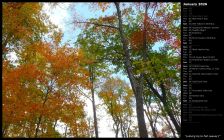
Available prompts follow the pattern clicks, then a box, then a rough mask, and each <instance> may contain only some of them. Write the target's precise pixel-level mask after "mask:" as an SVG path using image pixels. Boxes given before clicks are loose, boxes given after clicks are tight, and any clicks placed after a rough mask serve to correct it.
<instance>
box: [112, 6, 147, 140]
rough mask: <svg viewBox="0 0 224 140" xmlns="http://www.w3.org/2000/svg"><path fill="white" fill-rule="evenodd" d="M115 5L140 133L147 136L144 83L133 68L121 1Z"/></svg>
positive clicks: (142, 136) (143, 136) (141, 135)
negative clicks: (137, 77) (136, 76)
mask: <svg viewBox="0 0 224 140" xmlns="http://www.w3.org/2000/svg"><path fill="white" fill-rule="evenodd" d="M115 6H116V9H117V16H118V20H119V33H120V37H121V42H122V45H123V50H124V54H125V58H124V64H125V69H126V71H127V73H128V77H129V80H130V82H131V86H132V89H133V92H134V94H135V99H136V112H137V119H138V127H139V135H140V137H141V138H147V137H148V133H147V129H146V124H145V118H144V109H143V98H142V91H143V90H142V86H143V85H141V84H138V83H137V80H136V79H135V77H134V74H133V70H132V67H131V61H130V53H129V50H128V43H127V39H126V38H125V35H124V31H123V27H122V17H121V11H120V7H119V3H118V2H115ZM141 77H142V76H141ZM142 78H143V77H142ZM142 78H141V79H142ZM140 82H141V80H140Z"/></svg>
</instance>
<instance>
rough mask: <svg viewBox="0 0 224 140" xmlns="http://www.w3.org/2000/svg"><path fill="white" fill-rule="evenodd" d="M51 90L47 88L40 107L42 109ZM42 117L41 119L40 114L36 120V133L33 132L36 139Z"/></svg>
mask: <svg viewBox="0 0 224 140" xmlns="http://www.w3.org/2000/svg"><path fill="white" fill-rule="evenodd" d="M51 88H52V87H50V89H49V88H48V89H47V92H46V95H45V97H44V102H43V105H42V107H43V108H44V107H45V103H46V102H47V99H48V94H49V92H50V91H51ZM42 117H43V116H42V114H40V116H39V118H38V122H37V127H36V131H35V138H37V137H38V132H39V128H40V124H41V120H42Z"/></svg>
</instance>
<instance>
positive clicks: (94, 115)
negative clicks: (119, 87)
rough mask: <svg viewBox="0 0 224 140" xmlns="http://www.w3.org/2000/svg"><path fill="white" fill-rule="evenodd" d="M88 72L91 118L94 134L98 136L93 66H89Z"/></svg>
mask: <svg viewBox="0 0 224 140" xmlns="http://www.w3.org/2000/svg"><path fill="white" fill-rule="evenodd" d="M89 72H90V82H91V85H92V86H91V94H92V106H93V118H94V128H95V136H96V138H98V137H99V136H98V126H97V117H96V105H95V96H94V94H95V93H94V85H93V84H94V70H93V66H89Z"/></svg>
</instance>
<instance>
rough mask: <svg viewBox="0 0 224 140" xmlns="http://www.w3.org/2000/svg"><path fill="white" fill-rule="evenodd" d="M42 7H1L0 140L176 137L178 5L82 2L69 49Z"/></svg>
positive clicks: (7, 4) (9, 4)
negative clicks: (107, 134)
mask: <svg viewBox="0 0 224 140" xmlns="http://www.w3.org/2000/svg"><path fill="white" fill-rule="evenodd" d="M44 4H46V3H38V2H34V3H31V2H4V3H2V52H3V54H2V66H3V69H2V72H3V73H2V112H3V113H2V117H3V118H2V136H3V137H28V138H34V137H35V138H43V137H51V138H57V137H96V138H98V137H100V136H101V134H102V132H101V131H100V130H102V128H104V127H105V126H103V125H102V120H101V119H100V117H99V116H101V114H102V112H103V111H102V110H104V111H105V112H106V116H103V117H108V118H109V119H110V120H111V124H109V125H110V127H111V129H110V130H108V131H113V132H114V137H123V138H130V137H144V138H147V137H155V138H160V137H180V130H181V121H180V115H181V112H180V68H181V66H180V53H181V52H180V44H181V41H180V40H181V37H180V3H155V2H136V3H120V2H114V3H112V2H99V3H83V4H84V5H85V6H87V7H88V8H89V9H92V10H93V11H94V12H99V13H100V16H98V17H97V16H93V17H89V18H87V19H85V18H80V17H82V16H81V15H82V12H80V11H73V12H74V15H75V16H74V17H73V18H72V19H71V20H72V22H71V23H72V25H73V26H74V27H75V28H74V29H69V30H70V32H72V31H74V32H75V30H76V29H79V30H81V32H80V33H79V34H78V35H77V36H76V40H73V42H72V43H71V42H69V41H65V40H64V38H63V36H64V35H65V34H66V32H63V30H61V29H60V28H59V27H57V26H56V24H55V23H53V22H52V21H51V20H50V18H49V15H48V14H47V13H46V12H43V6H44ZM62 5H63V4H62ZM77 5H78V4H76V3H71V4H70V6H71V7H74V8H75V7H76V6H77ZM51 6H52V9H54V7H56V6H57V4H52V5H51ZM64 22H66V21H64ZM71 23H66V24H71ZM74 34H75V33H74ZM12 54H14V55H15V57H16V58H17V61H16V62H13V61H12V60H11V59H10V57H9V55H12ZM89 102H91V104H89ZM86 108H87V109H86ZM90 111H91V112H93V113H91V115H90V119H89V117H88V116H87V115H89V112H90ZM101 117H102V116H101Z"/></svg>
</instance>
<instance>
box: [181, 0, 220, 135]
mask: <svg viewBox="0 0 224 140" xmlns="http://www.w3.org/2000/svg"><path fill="white" fill-rule="evenodd" d="M223 11H224V5H223V4H222V3H219V2H215V1H209V2H208V1H197V0H194V1H189V0H185V1H182V6H181V12H182V23H181V24H182V75H181V76H182V124H181V125H182V133H181V137H182V138H189V139H193V138H196V139H197V138H209V139H210V138H219V139H223V138H224V119H223V118H224V116H223V108H224V98H223V94H224V33H223V27H224V26H223V25H224V24H223V20H224V14H223V13H224V12H223Z"/></svg>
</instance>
